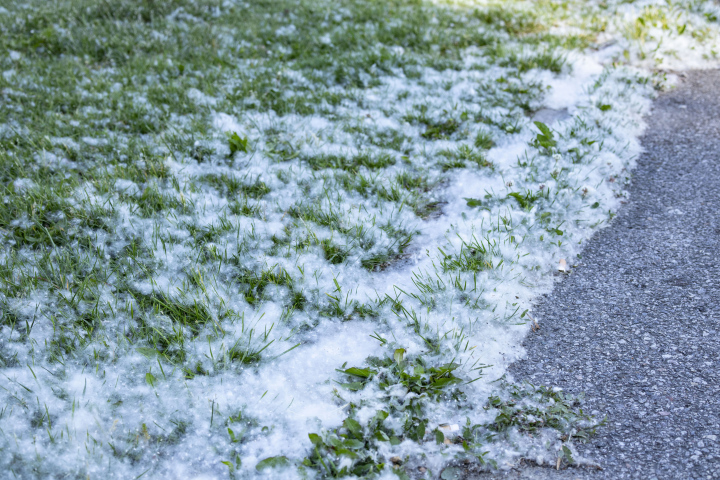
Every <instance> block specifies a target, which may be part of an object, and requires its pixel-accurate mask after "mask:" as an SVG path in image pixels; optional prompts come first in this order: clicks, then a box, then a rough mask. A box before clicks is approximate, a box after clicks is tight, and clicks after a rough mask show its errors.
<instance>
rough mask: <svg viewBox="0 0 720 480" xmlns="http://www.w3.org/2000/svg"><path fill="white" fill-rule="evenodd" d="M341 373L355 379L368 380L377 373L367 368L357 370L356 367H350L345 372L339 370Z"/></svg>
mask: <svg viewBox="0 0 720 480" xmlns="http://www.w3.org/2000/svg"><path fill="white" fill-rule="evenodd" d="M340 371H341V372H343V373H347V374H348V375H353V376H355V377H360V378H368V377H370V376H372V375H375V374H376V373H377V372H376V371H375V370H371V369H369V368H357V367H351V368H348V369H347V370H340Z"/></svg>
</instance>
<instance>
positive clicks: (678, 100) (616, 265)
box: [499, 70, 720, 479]
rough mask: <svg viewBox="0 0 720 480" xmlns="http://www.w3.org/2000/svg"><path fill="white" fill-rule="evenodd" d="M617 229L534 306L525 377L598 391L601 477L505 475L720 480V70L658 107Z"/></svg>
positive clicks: (570, 472) (519, 472) (595, 451)
mask: <svg viewBox="0 0 720 480" xmlns="http://www.w3.org/2000/svg"><path fill="white" fill-rule="evenodd" d="M648 122H649V126H648V129H647V131H646V134H645V136H644V137H643V139H642V143H643V145H644V147H645V153H644V154H643V155H642V156H641V158H640V159H639V161H638V167H637V169H636V170H635V172H634V179H633V184H632V186H631V187H630V189H629V191H630V199H629V201H628V203H627V204H626V205H625V206H623V208H622V209H621V210H620V212H619V214H618V215H617V217H616V218H615V219H614V220H613V221H612V222H611V224H610V226H609V227H607V228H605V229H604V230H601V231H600V232H598V233H597V234H596V235H595V236H594V237H593V238H592V239H591V241H590V242H588V244H587V245H586V247H585V250H584V252H583V254H582V259H581V260H578V262H581V263H580V264H579V265H578V266H577V267H576V268H573V269H572V271H571V273H570V274H569V275H567V277H566V278H564V279H563V280H562V281H561V282H559V283H558V284H557V285H556V288H555V289H554V291H553V292H552V293H550V294H548V295H547V296H545V297H543V298H541V299H540V301H539V302H538V304H537V305H536V308H535V309H534V312H535V316H536V317H537V318H538V320H539V321H540V325H541V329H540V330H539V331H538V332H535V333H530V334H529V336H528V337H527V338H526V341H525V345H524V346H525V348H526V350H527V358H526V359H524V360H522V361H520V362H517V363H516V364H515V365H513V366H512V367H511V369H510V373H511V375H512V376H513V377H514V378H515V380H516V381H521V380H523V379H525V380H527V381H530V382H531V383H533V384H535V385H540V384H542V385H549V386H557V387H561V388H563V389H564V390H565V391H566V392H569V393H572V394H579V393H581V392H585V396H586V400H585V403H584V405H583V407H584V409H585V410H586V411H590V412H592V413H594V414H595V415H598V416H600V418H602V417H603V416H607V419H608V423H607V426H605V427H601V428H600V429H598V434H597V435H596V436H595V437H594V438H593V439H592V440H591V441H590V442H589V443H587V444H585V445H582V446H580V447H579V451H580V452H581V453H582V454H583V455H585V456H586V457H588V458H591V459H593V460H594V461H596V462H597V463H598V464H599V465H600V466H601V467H602V470H598V469H593V468H589V467H574V468H573V467H570V468H568V469H566V470H559V471H558V470H554V469H552V468H542V467H531V466H525V467H522V466H521V467H518V468H517V469H515V470H513V471H510V472H506V473H504V474H499V476H501V477H506V478H536V479H540V478H547V479H550V478H562V479H575V478H581V479H655V478H657V479H706V478H707V479H710V478H720V336H719V335H720V70H710V71H702V72H700V71H698V72H689V73H688V74H687V77H686V78H682V79H681V82H680V83H679V84H678V86H677V88H675V89H674V90H671V91H670V92H668V93H665V94H662V95H661V96H660V97H659V98H658V99H657V100H656V102H655V104H654V107H653V113H652V115H651V116H650V117H649V119H648Z"/></svg>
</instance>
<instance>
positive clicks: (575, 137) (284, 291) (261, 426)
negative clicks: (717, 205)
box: [0, 0, 719, 478]
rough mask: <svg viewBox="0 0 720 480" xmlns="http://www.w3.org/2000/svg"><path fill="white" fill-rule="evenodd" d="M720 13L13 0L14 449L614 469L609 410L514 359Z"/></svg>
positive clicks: (483, 5) (54, 467)
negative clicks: (509, 372) (595, 445)
mask: <svg viewBox="0 0 720 480" xmlns="http://www.w3.org/2000/svg"><path fill="white" fill-rule="evenodd" d="M718 15H719V13H718V9H717V8H716V7H714V6H712V5H711V4H709V3H707V2H701V1H690V0H687V1H678V2H670V3H666V2H650V1H645V2H639V1H638V2H627V1H624V2H608V1H604V2H585V1H577V2H576V1H573V0H543V1H533V2H525V1H520V0H517V1H505V2H495V1H489V0H488V1H478V2H458V3H445V2H424V1H419V0H391V1H382V2H381V1H374V0H365V1H360V0H341V1H335V2H325V1H305V0H297V1H289V0H274V1H253V2H239V1H229V0H226V1H218V0H181V1H169V0H154V1H151V0H121V1H117V2H97V1H89V0H87V1H86V0H79V1H78V0H73V1H70V0H59V1H56V2H44V1H43V2H41V1H29V2H8V3H7V4H4V5H2V6H0V65H1V67H2V71H3V74H2V76H1V77H0V95H2V101H0V197H1V198H2V202H0V241H1V242H2V249H0V374H2V379H3V381H2V382H0V387H2V390H0V398H1V401H0V404H1V405H2V408H1V409H0V467H2V471H5V472H10V474H12V475H15V476H16V477H20V478H75V477H77V478H81V477H82V478H85V477H88V476H90V477H96V476H101V475H102V476H105V477H107V478H131V477H132V478H135V477H142V476H146V477H147V478H164V477H168V478H179V477H182V478H185V477H188V478H191V477H195V478H200V477H203V478H205V477H209V478H224V477H227V476H228V475H229V476H230V477H237V478H240V477H254V476H258V475H266V476H270V477H277V478H291V477H294V476H301V477H302V476H306V477H313V476H314V477H316V478H322V477H327V476H342V475H345V474H354V475H358V476H375V475H376V476H388V475H396V476H399V477H400V478H406V477H408V476H414V477H417V476H420V477H428V478H430V477H432V476H434V475H437V474H438V473H439V472H440V471H441V470H442V469H443V468H445V467H446V466H447V465H456V464H463V465H465V464H464V463H462V462H463V461H465V460H468V461H470V462H473V463H475V464H477V466H478V468H482V469H496V468H507V467H508V466H510V465H512V464H513V462H515V461H516V460H517V459H518V458H520V457H532V458H533V459H535V460H536V461H537V460H538V459H541V460H542V459H544V460H547V461H552V462H555V461H556V459H557V458H560V459H561V462H564V463H563V464H567V463H569V462H582V461H585V460H584V459H581V458H578V457H577V456H573V452H574V450H573V446H572V445H573V441H580V440H582V439H584V438H586V437H587V435H589V434H590V433H591V432H592V430H593V428H594V425H595V423H596V420H593V419H592V418H590V417H588V416H587V415H586V414H585V413H583V412H582V411H581V410H579V409H578V406H577V405H576V404H574V403H573V402H574V401H573V400H572V399H568V398H566V397H564V396H563V395H562V394H560V393H558V392H555V391H553V390H552V389H551V388H549V387H537V388H536V387H528V386H516V385H513V384H511V383H507V382H499V383H494V382H493V381H494V380H496V379H497V378H499V377H501V376H502V374H503V372H504V368H505V366H506V365H507V364H508V363H509V362H511V361H512V360H513V359H515V358H517V357H518V356H519V355H521V354H522V352H521V350H520V347H519V346H518V345H519V341H520V339H521V338H522V335H524V334H525V332H526V330H527V329H528V326H527V325H526V323H527V320H528V318H529V317H528V316H527V312H528V311H529V309H531V306H532V303H531V302H532V300H533V299H534V298H535V297H536V296H537V295H539V294H540V293H542V292H544V291H547V290H548V289H549V288H551V285H552V282H553V278H554V277H553V272H554V271H556V270H557V268H556V265H557V263H558V261H559V259H561V258H564V259H568V262H569V263H570V265H572V258H573V256H575V255H576V254H577V253H578V252H579V251H580V248H581V243H582V241H583V240H584V239H586V238H588V236H589V235H591V234H592V232H593V231H594V230H595V229H596V228H598V227H599V226H601V225H603V224H605V223H606V222H607V221H608V220H609V219H610V218H612V216H613V214H614V211H615V210H616V209H617V208H618V207H619V205H620V203H621V202H622V199H623V196H624V194H623V185H624V184H625V183H626V181H627V180H628V179H629V176H630V173H629V170H630V168H631V167H632V165H633V161H634V160H633V159H634V157H635V156H636V155H637V153H638V152H639V150H640V149H639V145H638V144H637V138H638V136H639V134H640V133H641V131H642V128H643V124H642V120H641V116H642V115H643V114H644V113H646V112H647V111H648V104H649V99H650V98H652V96H653V94H654V91H655V89H659V88H663V86H664V85H666V84H667V80H668V78H667V77H666V72H665V69H674V68H682V67H684V66H698V65H713V64H716V62H717V60H716V56H717V52H718V44H717V39H718V24H717V18H718ZM669 80H672V77H670V79H669ZM536 120H540V121H538V122H537V123H534V122H535V121H536ZM454 424H458V425H462V426H463V428H462V429H461V430H460V429H453V428H451V426H452V425H454ZM458 462H461V463H458ZM450 468H455V467H452V466H451V467H450Z"/></svg>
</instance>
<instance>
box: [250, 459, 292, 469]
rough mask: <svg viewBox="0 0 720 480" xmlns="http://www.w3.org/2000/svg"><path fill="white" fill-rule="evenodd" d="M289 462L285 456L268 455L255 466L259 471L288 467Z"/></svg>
mask: <svg viewBox="0 0 720 480" xmlns="http://www.w3.org/2000/svg"><path fill="white" fill-rule="evenodd" d="M289 464H290V461H289V460H288V459H287V457H285V456H278V457H268V458H266V459H264V460H260V461H259V462H258V464H257V465H256V466H255V470H257V471H258V472H259V471H262V470H265V469H266V468H277V467H286V466H288V465H289Z"/></svg>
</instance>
